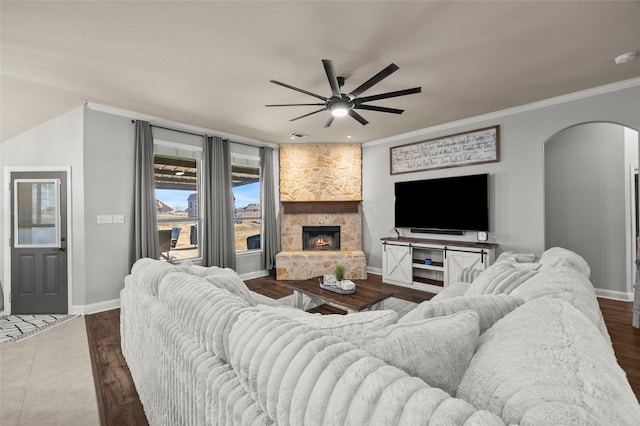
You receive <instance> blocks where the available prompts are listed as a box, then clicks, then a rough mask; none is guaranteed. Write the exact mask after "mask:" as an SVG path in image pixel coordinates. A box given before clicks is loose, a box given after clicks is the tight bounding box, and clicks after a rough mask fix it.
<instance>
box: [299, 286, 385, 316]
mask: <svg viewBox="0 0 640 426" xmlns="http://www.w3.org/2000/svg"><path fill="white" fill-rule="evenodd" d="M287 288H290V289H291V290H293V294H294V295H295V298H294V300H295V302H294V303H295V306H296V307H297V308H302V303H303V301H302V296H303V295H304V294H306V295H308V296H312V297H317V298H320V299H322V301H323V302H325V303H327V304H329V305H337V306H339V307H341V308H344V309H345V310H346V311H347V313H353V312H360V311H363V310H366V309H369V310H371V309H372V308H373V307H374V306H375V307H376V308H379V309H384V301H385V300H386V299H388V298H390V297H391V296H393V293H390V292H388V291H385V290H381V289H379V288H377V287H375V286H373V285H371V284H367V283H356V292H355V293H353V294H338V293H334V292H332V291H330V290H325V289H322V288H320V283H319V281H318V278H312V279H310V280H306V281H295V282H294V283H292V284H289V285H287Z"/></svg>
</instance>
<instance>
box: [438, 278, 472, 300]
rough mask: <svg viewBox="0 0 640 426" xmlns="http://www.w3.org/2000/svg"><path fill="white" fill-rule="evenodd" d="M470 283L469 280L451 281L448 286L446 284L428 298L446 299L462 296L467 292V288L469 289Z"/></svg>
mask: <svg viewBox="0 0 640 426" xmlns="http://www.w3.org/2000/svg"><path fill="white" fill-rule="evenodd" d="M470 285H471V283H470V282H462V281H456V282H453V283H451V284H449V285H448V286H446V287H445V288H443V289H442V290H441V291H440V292H439V293H438V294H436V295H435V296H433V297H432V298H431V299H430V300H440V299H446V298H448V297H456V296H463V295H464V294H465V293H466V292H467V290H469V286H470Z"/></svg>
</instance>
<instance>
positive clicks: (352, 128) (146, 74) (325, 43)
mask: <svg viewBox="0 0 640 426" xmlns="http://www.w3.org/2000/svg"><path fill="white" fill-rule="evenodd" d="M0 8H1V9H0V14H1V27H2V28H1V37H2V38H1V48H2V50H1V67H2V68H1V82H0V84H1V86H0V94H1V101H0V108H1V110H0V113H1V116H0V118H1V125H2V129H1V140H2V141H5V140H7V139H9V138H11V137H13V136H15V135H17V134H20V133H22V132H24V131H25V130H28V129H30V128H32V127H34V126H36V125H38V124H41V123H43V122H45V121H47V120H49V119H51V118H54V117H56V116H58V115H60V114H62V113H64V112H66V111H69V110H71V109H73V108H76V107H78V106H80V105H82V104H84V103H85V102H91V103H97V104H101V105H107V106H112V107H116V108H121V109H124V110H129V111H135V112H138V113H142V114H146V115H149V116H153V117H158V118H161V119H166V120H173V121H175V122H179V123H185V124H188V125H192V126H198V127H202V128H205V129H212V130H216V131H220V132H225V133H231V134H236V135H241V136H244V137H248V138H253V139H258V140H262V141H265V142H273V143H290V142H291V140H290V139H289V136H288V135H289V134H290V133H291V132H301V133H305V134H308V135H309V138H308V139H305V140H304V141H305V142H322V143H325V142H347V141H348V142H367V141H372V140H378V139H382V138H386V137H389V136H392V135H397V134H402V133H407V132H412V131H416V130H419V129H423V128H427V127H431V126H434V125H437V124H442V123H446V122H450V121H455V120H458V119H463V118H467V117H472V116H475V115H480V114H484V113H489V112H493V111H498V110H502V109H505V108H509V107H514V106H518V105H523V104H526V103H530V102H534V101H538V100H542V99H546V98H551V97H555V96H559V95H563V94H567V93H571V92H576V91H579V90H583V89H587V88H591V87H595V86H600V85H604V84H608V83H613V82H617V81H622V80H626V79H630V78H634V77H638V76H640V60H636V61H633V62H630V63H627V64H624V65H615V64H614V62H613V58H614V57H615V56H616V55H619V54H621V53H624V52H627V51H640V2H638V1H604V2H599V1H542V2H523V1H509V2H507V1H492V2H484V1H472V2H462V1H455V2H452V1H413V2H400V1H352V2H343V1H322V2H314V1H297V2H273V1H264V2H253V1H235V2H220V1H200V2H186V1H175V2H168V1H167V2H154V1H147V2H144V1H142V2H133V1H131V2H125V1H107V2H93V1H91V2H78V1H69V2H56V1H46V2H35V1H28V2H11V1H4V0H3V1H2V2H1V3H0ZM322 59H331V60H333V62H334V64H335V68H336V71H337V74H338V75H340V76H344V77H346V78H347V81H346V84H345V86H344V87H343V89H344V90H345V91H347V92H348V91H350V90H353V89H354V88H355V87H357V86H359V85H360V84H361V83H363V82H364V81H366V80H367V79H369V78H370V77H371V76H373V75H374V74H375V73H377V72H378V71H380V70H382V69H383V68H384V67H386V66H387V65H389V64H390V63H392V62H393V63H395V64H397V65H398V66H399V67H400V69H399V70H398V71H397V72H395V73H394V74H392V75H391V76H389V77H388V78H386V79H385V80H383V81H382V82H381V83H379V84H378V85H376V86H374V87H373V88H371V89H370V90H368V91H367V92H365V94H363V96H368V95H374V94H377V93H382V92H387V91H395V90H401V89H406V88H410V87H415V86H421V87H422V93H420V94H413V95H408V96H403V97H397V98H393V99H387V100H382V101H376V102H372V104H375V105H382V106H388V107H392V108H400V109H405V112H404V113H403V114H402V115H395V114H386V113H380V112H372V111H361V114H362V115H363V116H364V117H365V118H366V119H367V120H369V122H370V123H369V124H368V125H366V126H362V125H361V124H359V123H358V122H357V121H355V120H353V119H352V118H350V117H345V118H342V119H336V120H335V121H334V123H333V125H332V126H331V127H330V128H323V126H324V123H325V121H326V119H327V117H328V114H329V113H328V112H322V113H318V114H315V115H312V116H309V117H307V118H303V119H300V120H297V121H294V122H290V121H289V120H290V119H291V118H294V117H297V116H299V115H302V114H305V113H307V112H311V111H313V110H314V109H317V108H318V107H279V108H266V107H265V106H264V105H265V104H277V103H308V102H317V101H318V100H317V99H316V98H313V97H310V96H307V95H304V94H302V93H299V92H296V91H293V90H290V89H287V88H284V87H281V86H278V85H275V84H272V83H270V82H269V80H272V79H275V80H279V81H282V82H285V83H288V84H290V85H293V86H297V87H300V88H303V89H305V90H308V91H311V92H314V93H318V94H320V95H323V96H330V88H329V84H328V83H327V79H326V76H325V73H324V69H323V67H322V63H321V60H322ZM347 136H351V139H347Z"/></svg>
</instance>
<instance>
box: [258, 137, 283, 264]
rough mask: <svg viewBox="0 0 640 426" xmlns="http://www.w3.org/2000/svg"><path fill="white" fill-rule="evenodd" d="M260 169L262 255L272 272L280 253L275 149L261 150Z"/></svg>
mask: <svg viewBox="0 0 640 426" xmlns="http://www.w3.org/2000/svg"><path fill="white" fill-rule="evenodd" d="M260 168H261V169H262V201H261V202H262V206H263V207H262V209H263V210H262V212H263V213H262V214H263V216H262V217H263V221H262V253H263V256H264V265H265V268H266V269H267V270H268V271H270V270H272V269H273V268H275V266H276V254H278V253H279V252H280V232H279V230H278V218H277V216H276V195H275V191H274V189H273V182H274V173H273V149H272V148H268V147H262V148H260Z"/></svg>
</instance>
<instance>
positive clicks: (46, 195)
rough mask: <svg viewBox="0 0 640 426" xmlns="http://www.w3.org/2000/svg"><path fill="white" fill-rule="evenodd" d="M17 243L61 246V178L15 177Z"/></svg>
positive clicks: (17, 244) (20, 244)
mask: <svg viewBox="0 0 640 426" xmlns="http://www.w3.org/2000/svg"><path fill="white" fill-rule="evenodd" d="M14 185H15V186H14V194H15V199H14V206H15V211H14V219H15V221H14V226H15V232H14V235H15V237H14V238H15V243H14V246H15V247H26V246H29V247H60V210H59V209H60V194H59V193H58V190H59V188H60V181H59V180H58V179H47V180H42V179H16V180H15V181H14Z"/></svg>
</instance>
